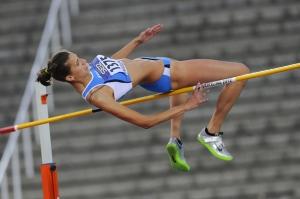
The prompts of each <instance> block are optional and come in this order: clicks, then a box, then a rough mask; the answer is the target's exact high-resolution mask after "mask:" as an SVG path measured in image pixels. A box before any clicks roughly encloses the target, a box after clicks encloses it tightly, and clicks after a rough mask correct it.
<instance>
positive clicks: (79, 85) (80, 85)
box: [70, 73, 92, 94]
mask: <svg viewBox="0 0 300 199" xmlns="http://www.w3.org/2000/svg"><path fill="white" fill-rule="evenodd" d="M91 79H92V75H91V74H90V73H88V74H87V75H86V76H84V77H83V78H81V79H80V80H75V81H73V82H70V84H71V85H72V86H73V87H74V88H75V90H76V91H77V92H79V93H80V94H81V93H82V91H83V90H84V89H85V87H86V86H87V84H88V83H89V82H90V81H91Z"/></svg>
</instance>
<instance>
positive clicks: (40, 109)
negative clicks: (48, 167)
mask: <svg viewBox="0 0 300 199" xmlns="http://www.w3.org/2000/svg"><path fill="white" fill-rule="evenodd" d="M35 102H36V103H35V106H36V108H34V110H36V114H35V115H36V117H37V118H35V119H44V118H48V107H47V92H46V87H45V86H43V85H41V84H40V83H37V82H36V83H35ZM36 128H37V131H38V132H39V137H40V144H41V154H42V163H43V164H47V163H52V162H53V159H52V148H51V139H50V129H49V124H48V123H47V124H43V125H40V126H37V127H36Z"/></svg>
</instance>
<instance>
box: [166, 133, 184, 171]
mask: <svg viewBox="0 0 300 199" xmlns="http://www.w3.org/2000/svg"><path fill="white" fill-rule="evenodd" d="M166 150H167V152H168V155H169V159H170V163H171V166H172V167H173V168H175V169H178V170H180V171H189V170H190V166H189V165H188V163H187V162H186V160H185V158H184V150H183V143H182V142H181V141H180V140H178V139H177V138H174V137H171V138H170V140H169V143H168V144H167V146H166Z"/></svg>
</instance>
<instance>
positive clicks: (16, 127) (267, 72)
mask: <svg viewBox="0 0 300 199" xmlns="http://www.w3.org/2000/svg"><path fill="white" fill-rule="evenodd" d="M298 68H300V63H296V64H291V65H287V66H282V67H278V68H273V69H269V70H263V71H259V72H253V73H249V74H245V75H240V76H236V77H232V78H228V79H224V80H218V81H214V82H209V83H204V84H203V87H214V86H218V85H225V84H230V83H232V82H235V81H244V80H248V79H252V78H259V77H264V76H267V75H273V74H275V73H281V72H286V71H289V70H294V69H298ZM193 89H194V87H193V86H191V87H186V88H182V89H178V90H174V91H171V92H167V93H158V94H154V95H148V96H144V97H139V98H135V99H131V100H126V101H122V102H120V104H122V105H126V106H128V105H132V104H137V103H141V102H146V101H151V100H156V99H159V98H162V97H167V96H172V95H178V94H181V93H187V92H191V91H193ZM99 111H101V110H100V109H96V110H93V109H85V110H81V111H76V112H72V113H67V114H62V115H58V116H54V117H49V118H46V119H41V120H36V121H32V122H25V123H22V124H17V125H14V126H8V127H4V128H0V134H5V133H10V132H13V131H16V130H20V129H24V128H29V127H34V126H38V125H42V124H46V123H52V122H57V121H62V120H65V119H69V118H75V117H79V116H84V115H88V114H91V113H95V112H99Z"/></svg>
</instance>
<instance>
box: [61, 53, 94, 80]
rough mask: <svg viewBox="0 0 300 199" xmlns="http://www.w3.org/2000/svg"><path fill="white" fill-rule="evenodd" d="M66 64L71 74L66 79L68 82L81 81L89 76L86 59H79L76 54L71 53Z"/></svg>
mask: <svg viewBox="0 0 300 199" xmlns="http://www.w3.org/2000/svg"><path fill="white" fill-rule="evenodd" d="M66 64H67V65H68V66H69V67H70V74H69V75H68V76H67V77H66V79H67V80H68V81H74V80H80V79H81V78H82V77H84V76H86V75H87V74H89V70H88V67H89V64H88V63H87V61H86V59H83V58H80V57H78V56H77V55H76V54H75V53H70V55H69V59H68V61H67V63H66Z"/></svg>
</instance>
